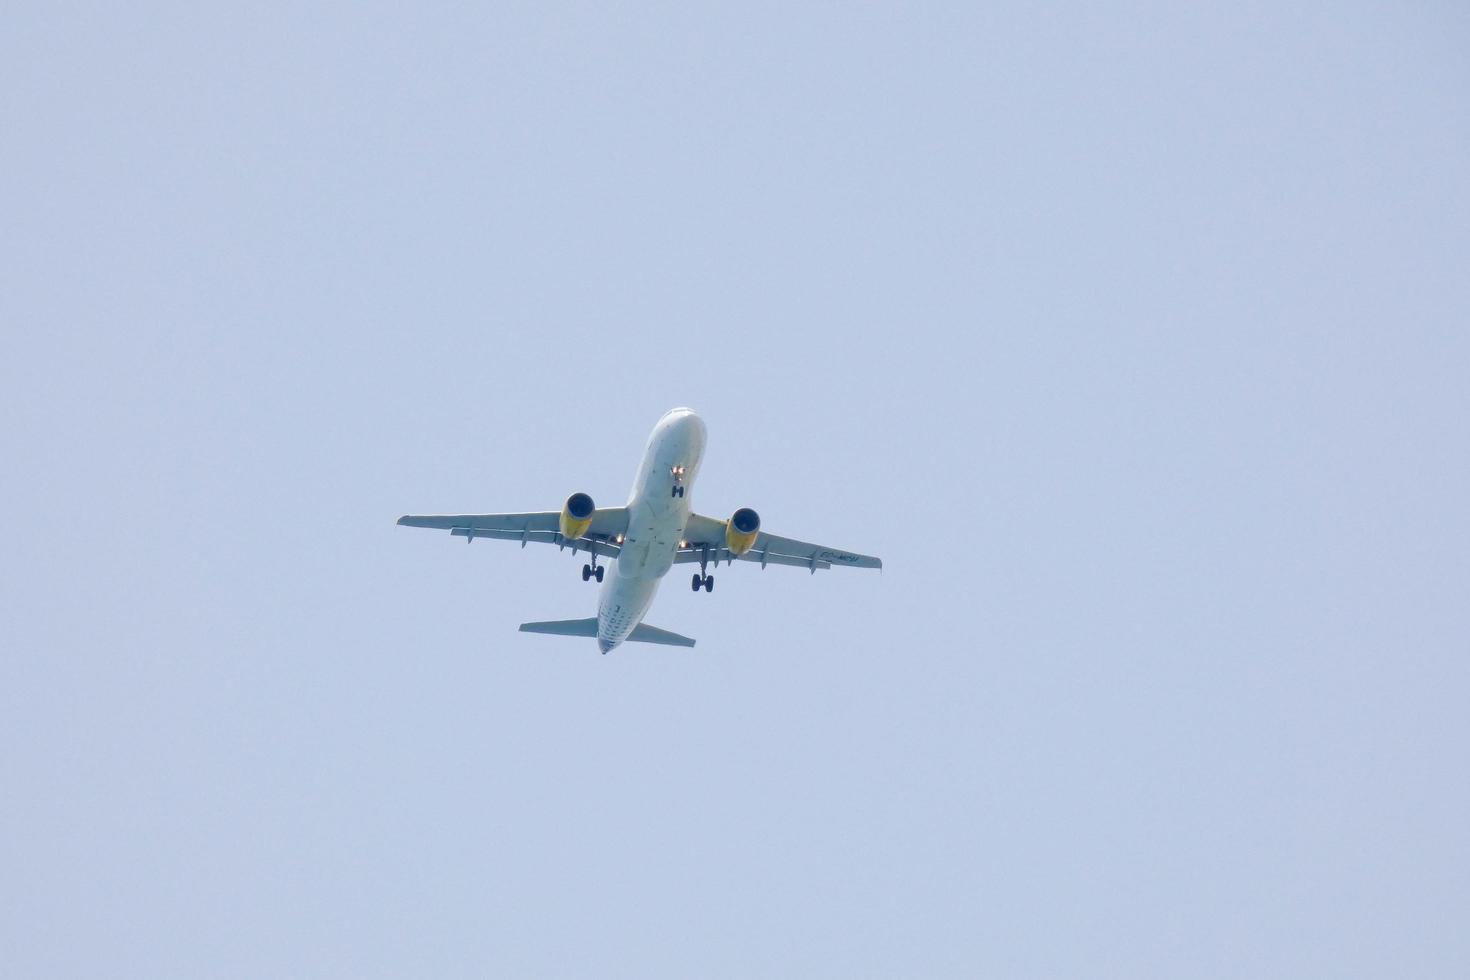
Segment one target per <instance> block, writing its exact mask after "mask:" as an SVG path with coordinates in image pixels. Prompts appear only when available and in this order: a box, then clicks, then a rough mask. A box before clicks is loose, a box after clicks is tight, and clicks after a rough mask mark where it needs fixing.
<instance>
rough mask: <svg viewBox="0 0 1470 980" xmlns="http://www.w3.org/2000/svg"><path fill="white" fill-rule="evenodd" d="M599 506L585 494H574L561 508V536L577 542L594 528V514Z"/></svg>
mask: <svg viewBox="0 0 1470 980" xmlns="http://www.w3.org/2000/svg"><path fill="white" fill-rule="evenodd" d="M596 509H597V505H596V504H594V503H593V502H592V498H591V497H589V496H587V495H586V494H585V493H574V494H572V495H571V496H570V497H568V498H567V502H566V503H565V504H563V505H562V508H561V522H560V525H561V536H562V537H564V538H566V539H567V540H569V541H575V540H577V539H578V538H580V537H581V536H582V535H584V534H586V533H587V529H588V528H590V527H591V526H592V512H593V511H595V510H596Z"/></svg>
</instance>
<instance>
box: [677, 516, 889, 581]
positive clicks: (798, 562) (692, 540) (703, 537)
mask: <svg viewBox="0 0 1470 980" xmlns="http://www.w3.org/2000/svg"><path fill="white" fill-rule="evenodd" d="M684 540H685V542H686V545H685V547H683V548H680V549H679V552H678V554H676V555H675V556H674V561H675V563H685V562H697V561H699V560H700V559H701V558H705V557H707V558H708V560H709V561H711V562H713V563H714V564H716V565H718V564H719V563H720V562H721V561H724V562H727V563H728V562H730V561H737V560H738V561H755V562H760V565H761V567H762V568H765V567H766V566H767V565H792V566H797V567H801V568H807V569H810V570H811V571H812V572H813V573H815V572H816V570H817V569H819V568H831V567H832V566H833V565H846V566H847V567H849V568H882V567H883V562H882V560H881V559H878V558H874V557H872V556H871V555H859V554H855V553H854V552H851V551H843V550H842V549H841V548H831V547H828V546H826V545H820V544H811V543H810V542H807V541H797V540H796V539H794V538H783V537H781V536H780V535H777V534H767V533H766V532H765V531H762V532H760V533H759V534H758V535H756V539H755V544H754V545H753V546H752V547H751V549H750V550H749V551H747V552H746V553H745V554H743V555H737V554H734V553H733V552H731V551H730V549H729V548H728V547H726V544H725V522H724V521H717V520H715V519H714V518H712V517H703V516H701V515H699V514H690V515H689V523H688V524H686V525H684Z"/></svg>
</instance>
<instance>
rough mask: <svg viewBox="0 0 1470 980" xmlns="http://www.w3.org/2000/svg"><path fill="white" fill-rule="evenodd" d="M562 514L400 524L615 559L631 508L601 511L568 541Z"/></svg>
mask: <svg viewBox="0 0 1470 980" xmlns="http://www.w3.org/2000/svg"><path fill="white" fill-rule="evenodd" d="M560 521H561V512H560V511H555V510H553V511H537V512H535V513H529V514H441V515H418V514H405V515H404V516H403V517H400V518H398V523H399V524H402V525H403V526H405V527H429V528H437V529H439V530H444V531H448V532H449V533H450V534H452V535H454V536H455V537H457V538H464V539H465V541H466V542H471V541H474V540H475V539H476V538H498V539H499V540H502V541H519V542H520V543H521V547H522V548H524V547H525V546H526V544H527V543H528V542H532V541H535V542H537V543H540V544H554V545H557V546H559V547H562V548H571V549H572V551H573V552H576V551H578V550H585V551H595V552H596V553H597V555H598V556H599V557H602V558H616V557H617V556H618V552H620V551H621V550H622V548H621V547H619V539H621V538H622V536H623V535H624V534H625V533H627V530H628V508H626V507H602V508H599V509H597V510H595V511H593V512H592V525H591V527H589V528H588V529H587V533H586V534H584V535H582V537H580V538H576V539H568V538H566V537H563V536H562V533H561V530H560Z"/></svg>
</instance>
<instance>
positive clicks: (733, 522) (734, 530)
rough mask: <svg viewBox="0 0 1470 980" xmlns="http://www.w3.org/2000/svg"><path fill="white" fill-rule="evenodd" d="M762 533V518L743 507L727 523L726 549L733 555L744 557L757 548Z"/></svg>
mask: <svg viewBox="0 0 1470 980" xmlns="http://www.w3.org/2000/svg"><path fill="white" fill-rule="evenodd" d="M760 533H761V516H760V515H759V514H757V513H756V512H755V511H753V510H751V509H750V508H749V507H742V508H740V509H739V510H737V511H736V512H735V516H733V517H731V518H730V519H729V520H728V521H726V522H725V547H727V548H729V549H730V553H731V554H735V555H743V554H745V553H746V552H747V551H749V550H750V549H751V548H754V547H755V539H756V536H757V535H759V534H760Z"/></svg>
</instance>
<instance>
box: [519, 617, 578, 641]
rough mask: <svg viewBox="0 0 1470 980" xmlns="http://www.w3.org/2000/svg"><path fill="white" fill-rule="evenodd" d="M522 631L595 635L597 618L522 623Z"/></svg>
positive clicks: (563, 634)
mask: <svg viewBox="0 0 1470 980" xmlns="http://www.w3.org/2000/svg"><path fill="white" fill-rule="evenodd" d="M521 632H522V633H555V634H556V635H557V636H596V635H597V618H596V617H593V618H592V619H553V620H549V621H548V622H545V623H522V624H521Z"/></svg>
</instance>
